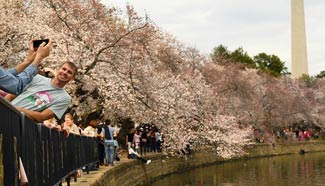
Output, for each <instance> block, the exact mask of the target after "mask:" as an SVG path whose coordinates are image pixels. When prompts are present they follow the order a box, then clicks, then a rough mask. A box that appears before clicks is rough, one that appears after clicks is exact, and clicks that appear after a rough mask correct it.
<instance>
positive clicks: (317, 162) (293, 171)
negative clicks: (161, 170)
mask: <svg viewBox="0 0 325 186" xmlns="http://www.w3.org/2000/svg"><path fill="white" fill-rule="evenodd" d="M324 178H325V153H309V154H304V155H298V154H297V155H288V156H278V157H271V158H261V159H254V160H242V161H234V162H228V163H224V164H219V165H215V166H210V167H205V168H199V169H194V170H191V171H188V172H185V173H182V174H175V175H172V176H169V177H166V178H164V179H162V180H159V181H157V182H155V183H154V184H152V185H153V186H306V185H312V186H325V179H324Z"/></svg>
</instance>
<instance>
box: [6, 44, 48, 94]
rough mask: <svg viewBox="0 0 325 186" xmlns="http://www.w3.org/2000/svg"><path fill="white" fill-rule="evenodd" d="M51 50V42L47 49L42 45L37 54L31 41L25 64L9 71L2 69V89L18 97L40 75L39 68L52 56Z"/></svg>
mask: <svg viewBox="0 0 325 186" xmlns="http://www.w3.org/2000/svg"><path fill="white" fill-rule="evenodd" d="M51 48H52V42H51V40H50V41H49V43H48V44H47V45H46V46H45V47H44V44H42V45H41V46H40V47H39V48H38V50H37V52H36V53H35V52H34V48H33V43H32V41H31V42H30V43H29V51H28V56H27V58H26V60H25V61H24V62H23V63H21V64H19V65H17V66H16V67H15V68H13V69H10V70H9V71H6V70H4V69H3V68H2V67H0V89H2V90H4V91H6V92H8V93H11V94H16V95H17V94H19V93H21V92H22V91H23V89H24V87H25V86H26V85H27V84H28V83H29V82H31V81H32V79H33V77H34V76H35V75H36V74H37V73H38V71H37V66H38V65H39V64H40V63H41V61H42V60H43V59H44V58H45V57H47V56H48V55H49V54H50V50H51ZM30 63H32V64H30ZM26 67H27V68H26Z"/></svg>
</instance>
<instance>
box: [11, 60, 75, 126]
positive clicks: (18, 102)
mask: <svg viewBox="0 0 325 186" xmlns="http://www.w3.org/2000/svg"><path fill="white" fill-rule="evenodd" d="M76 73H77V66H76V65H75V64H74V63H72V62H65V63H63V64H62V65H61V67H60V68H59V70H58V72H57V75H56V76H54V78H53V79H50V78H47V77H44V76H41V75H36V76H35V77H34V78H33V80H32V82H31V83H30V84H28V85H27V86H26V88H25V89H24V91H23V92H22V93H21V94H20V95H18V96H17V97H16V98H14V99H13V100H12V102H11V103H12V104H13V105H14V106H16V108H17V109H18V110H19V111H21V112H24V113H25V114H26V115H27V116H28V117H30V118H31V119H33V120H35V121H36V122H39V123H41V122H43V121H44V120H47V119H50V118H53V117H54V116H56V117H57V118H59V119H60V118H61V117H62V116H63V114H64V112H65V111H66V109H67V108H68V106H69V104H70V102H71V97H70V95H69V94H68V93H67V92H66V91H65V90H64V89H63V88H64V86H65V85H66V84H67V83H69V82H70V81H71V80H72V79H73V78H74V76H75V74H76ZM8 97H9V96H8Z"/></svg>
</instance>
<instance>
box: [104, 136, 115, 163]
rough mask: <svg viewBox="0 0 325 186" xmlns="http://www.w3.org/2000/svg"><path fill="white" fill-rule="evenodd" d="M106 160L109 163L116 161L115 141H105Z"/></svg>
mask: <svg viewBox="0 0 325 186" xmlns="http://www.w3.org/2000/svg"><path fill="white" fill-rule="evenodd" d="M104 146H105V161H106V163H107V164H113V161H114V141H113V140H112V141H109V142H107V141H105V143H104Z"/></svg>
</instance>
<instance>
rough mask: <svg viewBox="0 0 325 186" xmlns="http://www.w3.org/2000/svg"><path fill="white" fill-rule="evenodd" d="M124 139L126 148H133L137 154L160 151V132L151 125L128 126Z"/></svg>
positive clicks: (161, 140) (161, 139)
mask: <svg viewBox="0 0 325 186" xmlns="http://www.w3.org/2000/svg"><path fill="white" fill-rule="evenodd" d="M125 139H126V144H127V146H128V148H134V149H133V150H134V151H135V152H137V153H138V154H141V155H145V154H146V153H148V152H153V153H156V152H161V144H162V142H163V138H162V134H161V132H160V130H159V129H158V128H157V127H155V126H153V125H150V124H142V125H140V126H138V127H136V128H134V127H130V128H129V130H128V134H127V135H126V138H125Z"/></svg>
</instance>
